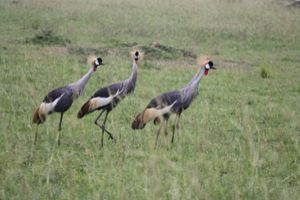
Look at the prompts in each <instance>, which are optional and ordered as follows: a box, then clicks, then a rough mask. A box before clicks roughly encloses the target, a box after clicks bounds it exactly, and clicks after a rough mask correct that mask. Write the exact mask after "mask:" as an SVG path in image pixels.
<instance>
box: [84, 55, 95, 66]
mask: <svg viewBox="0 0 300 200" xmlns="http://www.w3.org/2000/svg"><path fill="white" fill-rule="evenodd" d="M95 60H97V57H96V56H95V55H89V56H88V57H87V59H86V62H87V64H88V65H92V64H94V62H95Z"/></svg>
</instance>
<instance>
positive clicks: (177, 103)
mask: <svg viewBox="0 0 300 200" xmlns="http://www.w3.org/2000/svg"><path fill="white" fill-rule="evenodd" d="M199 60H200V65H201V67H200V69H199V70H198V72H197V73H196V75H195V76H194V77H193V78H192V79H191V80H190V82H189V83H188V84H187V85H186V86H185V87H183V88H182V89H180V90H173V91H170V92H166V93H163V94H160V95H159V96H157V97H155V98H153V99H152V100H151V101H150V102H149V103H148V105H147V106H146V108H145V109H144V110H143V111H142V112H141V113H139V114H137V115H136V117H135V119H134V120H133V122H132V125H131V127H132V129H134V130H137V129H143V128H144V127H145V126H146V124H147V123H148V122H149V121H151V120H154V124H160V126H159V129H158V130H157V133H156V141H155V147H156V146H157V141H158V137H159V134H160V132H161V130H162V129H164V134H165V142H166V136H167V135H168V131H167V123H168V119H169V117H170V115H171V114H173V113H174V114H175V115H176V117H175V121H174V124H173V126H172V129H173V131H172V140H171V141H172V143H174V136H175V132H176V131H177V130H178V129H179V119H180V116H181V114H182V112H183V111H184V110H186V109H187V108H188V107H189V106H190V105H191V103H192V102H193V100H194V99H195V97H196V96H197V95H198V87H199V83H200V80H201V79H202V77H203V76H204V75H208V72H209V70H210V69H216V68H215V67H214V64H213V62H212V61H211V60H210V59H209V57H204V58H201V59H199Z"/></svg>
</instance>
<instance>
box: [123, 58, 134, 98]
mask: <svg viewBox="0 0 300 200" xmlns="http://www.w3.org/2000/svg"><path fill="white" fill-rule="evenodd" d="M136 79H137V63H136V61H135V60H134V61H133V63H132V70H131V74H130V77H129V78H128V79H126V80H125V81H124V82H123V83H124V91H123V92H122V94H124V95H126V94H129V93H131V92H133V91H134V88H135V83H136Z"/></svg>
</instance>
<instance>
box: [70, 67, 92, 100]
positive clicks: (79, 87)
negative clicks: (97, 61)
mask: <svg viewBox="0 0 300 200" xmlns="http://www.w3.org/2000/svg"><path fill="white" fill-rule="evenodd" d="M93 72H94V71H93V67H91V68H90V69H89V71H88V72H87V73H86V74H85V75H84V76H83V77H81V79H79V80H78V81H77V82H75V83H72V84H70V85H69V86H70V87H71V89H72V90H73V99H77V98H78V97H79V96H81V95H82V94H83V91H84V88H85V85H86V84H87V82H88V80H89V79H90V78H91V75H92V73H93Z"/></svg>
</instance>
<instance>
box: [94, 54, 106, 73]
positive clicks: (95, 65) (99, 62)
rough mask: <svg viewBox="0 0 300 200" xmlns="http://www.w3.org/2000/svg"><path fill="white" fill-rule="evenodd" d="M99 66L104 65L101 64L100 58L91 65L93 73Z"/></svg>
mask: <svg viewBox="0 0 300 200" xmlns="http://www.w3.org/2000/svg"><path fill="white" fill-rule="evenodd" d="M100 65H104V64H103V62H102V59H101V58H100V57H98V58H97V59H96V60H95V61H94V63H93V67H94V71H96V70H97V67H98V66H100Z"/></svg>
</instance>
